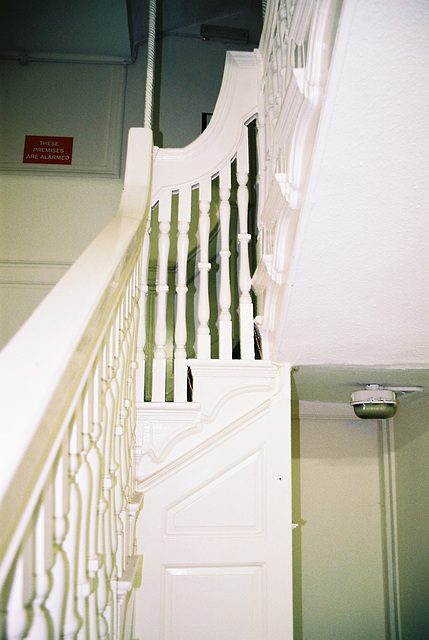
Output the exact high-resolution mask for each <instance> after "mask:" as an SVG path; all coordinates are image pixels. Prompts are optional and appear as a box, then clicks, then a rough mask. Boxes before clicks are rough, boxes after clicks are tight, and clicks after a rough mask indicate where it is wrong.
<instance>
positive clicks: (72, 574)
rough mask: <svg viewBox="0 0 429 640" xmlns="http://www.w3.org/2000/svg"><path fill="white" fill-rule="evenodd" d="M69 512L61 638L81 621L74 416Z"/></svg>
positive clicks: (67, 636)
mask: <svg viewBox="0 0 429 640" xmlns="http://www.w3.org/2000/svg"><path fill="white" fill-rule="evenodd" d="M69 429H70V430H69V512H68V514H67V517H68V523H69V527H68V530H67V533H66V536H65V538H64V543H63V548H64V551H65V553H66V555H67V559H68V573H67V586H66V592H67V604H66V611H65V620H64V638H65V639H67V640H75V638H76V634H77V632H78V630H79V629H80V627H81V625H82V622H83V621H82V619H81V616H80V613H79V609H80V607H78V606H77V602H78V598H79V597H80V595H81V594H79V593H78V589H77V580H78V575H79V574H78V570H77V566H78V558H79V551H80V550H79V534H80V530H79V525H80V522H81V495H80V491H79V488H78V485H77V482H76V474H77V472H78V470H79V465H80V455H79V454H80V446H79V434H78V424H77V421H76V418H75V417H74V418H73V420H72V422H71V424H70V427H69Z"/></svg>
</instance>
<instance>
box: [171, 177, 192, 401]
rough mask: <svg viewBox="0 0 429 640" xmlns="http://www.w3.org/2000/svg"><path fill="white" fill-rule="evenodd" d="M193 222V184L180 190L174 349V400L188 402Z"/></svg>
mask: <svg viewBox="0 0 429 640" xmlns="http://www.w3.org/2000/svg"><path fill="white" fill-rule="evenodd" d="M190 222H191V186H190V185H187V186H185V187H182V189H180V192H179V220H178V234H177V284H176V293H177V298H176V328H175V343H176V344H175V351H174V401H175V402H186V390H187V389H186V385H187V362H186V340H187V331H186V293H187V291H188V287H187V286H186V268H187V261H188V249H189V237H188V232H189V225H190Z"/></svg>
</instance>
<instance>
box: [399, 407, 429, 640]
mask: <svg viewBox="0 0 429 640" xmlns="http://www.w3.org/2000/svg"><path fill="white" fill-rule="evenodd" d="M394 430H395V450H396V456H395V457H396V495H397V519H398V555H399V588H400V605H401V621H402V640H427V638H428V637H429V614H428V612H429V581H428V576H429V555H428V530H429V474H428V468H429V398H428V397H427V396H426V397H422V398H420V399H416V400H414V401H413V402H409V403H408V404H406V403H405V402H401V403H400V404H399V408H398V412H397V414H396V416H395V418H394Z"/></svg>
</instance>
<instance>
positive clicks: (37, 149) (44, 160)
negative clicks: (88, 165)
mask: <svg viewBox="0 0 429 640" xmlns="http://www.w3.org/2000/svg"><path fill="white" fill-rule="evenodd" d="M72 151H73V138H65V137H60V138H58V137H53V136H46V137H44V136H25V144H24V158H23V160H22V162H28V163H30V164H71V163H72Z"/></svg>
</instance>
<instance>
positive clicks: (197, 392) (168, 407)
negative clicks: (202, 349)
mask: <svg viewBox="0 0 429 640" xmlns="http://www.w3.org/2000/svg"><path fill="white" fill-rule="evenodd" d="M188 364H189V366H190V367H191V370H192V376H193V396H194V401H193V402H187V403H179V402H158V403H157V402H145V403H138V404H137V443H136V444H137V447H138V450H139V452H140V454H139V457H140V460H139V463H138V471H137V480H138V483H139V484H140V483H145V482H146V481H147V480H149V479H150V480H153V479H154V478H155V477H156V476H157V474H158V473H160V472H163V473H165V472H167V471H168V468H169V467H170V466H171V465H174V466H176V465H177V464H180V461H181V459H182V458H184V459H187V458H188V457H189V456H190V455H192V452H194V451H196V450H198V449H199V448H200V447H201V446H204V445H205V444H206V443H209V442H210V440H211V439H212V438H218V437H219V436H220V434H222V433H223V432H224V431H228V430H230V429H233V428H234V425H235V424H236V423H237V422H241V421H242V420H243V419H244V417H245V416H247V415H250V414H251V413H252V412H254V411H257V410H258V408H259V407H260V406H262V405H264V404H265V403H266V402H267V401H268V400H269V399H270V398H271V397H272V396H273V395H274V394H275V393H276V392H277V390H276V376H277V372H278V367H277V366H276V365H274V364H272V363H271V362H268V361H264V360H257V361H252V362H247V361H242V360H231V361H222V360H189V361H188ZM243 409H245V410H243Z"/></svg>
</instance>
